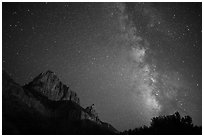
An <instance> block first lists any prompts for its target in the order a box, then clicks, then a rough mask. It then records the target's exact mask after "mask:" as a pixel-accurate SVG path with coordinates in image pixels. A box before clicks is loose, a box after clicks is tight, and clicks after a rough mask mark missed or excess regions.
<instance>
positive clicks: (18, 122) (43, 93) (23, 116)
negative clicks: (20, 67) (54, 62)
mask: <svg viewBox="0 0 204 137" xmlns="http://www.w3.org/2000/svg"><path fill="white" fill-rule="evenodd" d="M110 127H111V128H110ZM2 129H3V134H116V133H117V130H115V129H114V128H113V127H112V126H110V124H107V123H104V122H102V121H101V120H100V119H99V118H98V115H97V113H96V112H95V109H94V108H93V106H90V107H87V108H86V109H84V108H82V107H81V106H80V105H79V98H78V97H77V94H76V93H75V92H73V91H72V90H70V88H69V87H67V86H66V85H64V84H63V83H62V82H61V81H60V80H59V78H58V77H57V76H56V75H55V73H54V72H52V71H47V72H45V73H41V74H40V75H38V76H37V77H36V78H35V79H34V80H33V81H32V82H30V83H29V84H27V85H25V86H23V87H22V86H20V85H19V84H17V83H15V82H14V81H13V80H12V79H11V78H10V77H9V75H8V74H7V73H6V72H5V71H3V73H2Z"/></svg>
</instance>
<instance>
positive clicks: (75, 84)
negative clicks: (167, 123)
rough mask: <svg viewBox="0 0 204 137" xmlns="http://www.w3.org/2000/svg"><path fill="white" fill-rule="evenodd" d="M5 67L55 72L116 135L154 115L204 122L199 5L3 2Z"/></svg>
mask: <svg viewBox="0 0 204 137" xmlns="http://www.w3.org/2000/svg"><path fill="white" fill-rule="evenodd" d="M2 16H3V26H2V27H3V32H2V35H3V39H2V40H3V46H2V50H3V51H2V52H3V57H2V59H3V69H5V70H6V71H7V72H8V73H9V74H10V76H11V77H12V78H13V79H14V80H15V81H16V82H17V83H20V84H21V85H24V84H25V83H28V82H30V81H31V80H32V79H33V78H34V77H36V76H37V75H38V74H39V73H41V72H44V71H46V70H52V71H54V72H55V73H56V74H57V75H58V76H59V78H60V79H61V81H63V83H65V84H67V85H68V86H70V87H71V88H72V89H73V90H74V91H76V92H77V94H78V96H79V97H80V101H81V105H82V106H88V105H91V104H95V107H96V110H97V112H98V114H99V117H100V119H101V120H104V121H107V122H109V123H111V124H112V125H113V126H114V127H116V128H117V129H118V130H121V131H122V130H125V129H129V128H135V127H139V126H142V125H148V124H149V123H150V120H151V118H152V117H153V116H159V115H167V114H172V113H174V112H175V111H179V112H180V114H181V115H190V116H191V117H192V118H193V123H194V124H196V125H201V124H202V4H201V3H3V14H2Z"/></svg>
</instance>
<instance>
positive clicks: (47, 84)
mask: <svg viewBox="0 0 204 137" xmlns="http://www.w3.org/2000/svg"><path fill="white" fill-rule="evenodd" d="M25 87H26V88H29V89H31V90H34V91H35V92H37V93H39V94H41V95H43V96H45V97H47V98H48V99H49V100H53V101H59V100H71V101H73V102H76V103H77V104H79V98H78V97H77V94H76V92H74V91H72V90H71V89H70V88H69V87H68V86H67V85H65V84H63V83H62V82H61V81H60V79H59V78H58V77H57V75H56V74H55V73H54V72H53V71H51V70H47V71H46V72H43V73H40V74H39V75H38V76H37V77H36V78H34V79H33V81H31V82H30V83H29V84H28V85H26V86H25Z"/></svg>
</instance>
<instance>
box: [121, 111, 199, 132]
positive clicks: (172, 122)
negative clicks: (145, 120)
mask: <svg viewBox="0 0 204 137" xmlns="http://www.w3.org/2000/svg"><path fill="white" fill-rule="evenodd" d="M121 134H126V135H134V134H140V135H144V134H145V135H154V134H156V135H187V134H189V135H195V134H202V128H201V126H200V127H198V126H194V125H193V123H192V118H191V117H190V116H184V117H182V118H181V116H180V114H179V112H176V113H174V114H173V115H167V116H158V117H153V118H152V121H151V123H150V126H149V127H147V126H143V127H140V128H135V129H133V130H131V129H129V130H128V131H127V130H126V131H124V132H122V133H121Z"/></svg>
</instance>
